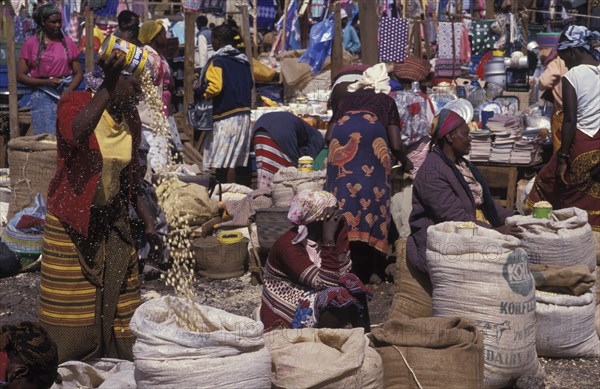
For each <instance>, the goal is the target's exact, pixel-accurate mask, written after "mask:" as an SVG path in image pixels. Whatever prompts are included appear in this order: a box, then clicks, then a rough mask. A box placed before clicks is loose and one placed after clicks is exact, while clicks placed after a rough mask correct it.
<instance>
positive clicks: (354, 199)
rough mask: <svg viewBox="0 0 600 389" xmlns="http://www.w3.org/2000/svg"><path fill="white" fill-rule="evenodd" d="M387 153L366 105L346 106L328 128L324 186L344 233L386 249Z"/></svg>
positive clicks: (383, 136)
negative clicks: (342, 221) (350, 108)
mask: <svg viewBox="0 0 600 389" xmlns="http://www.w3.org/2000/svg"><path fill="white" fill-rule="evenodd" d="M391 167H392V162H391V154H390V150H389V148H388V142H387V134H386V129H385V127H384V126H383V124H382V123H381V122H380V121H379V119H378V118H377V116H376V115H375V114H373V113H371V112H368V111H349V112H346V114H345V115H344V116H342V117H341V118H340V119H339V120H338V121H337V122H336V124H335V126H334V128H333V133H332V138H331V142H330V143H329V155H328V156H327V183H326V190H327V191H329V192H331V193H333V194H334V195H335V197H336V198H337V199H338V204H339V207H340V209H341V210H342V212H343V213H344V216H345V217H346V221H347V222H348V238H349V239H350V241H351V242H352V241H359V242H364V243H367V244H369V246H371V247H374V248H376V249H377V250H378V251H381V252H382V253H385V254H387V253H388V241H387V237H388V228H389V225H390V218H391V216H390V213H389V206H390V192H391V184H390V178H389V177H390V170H391Z"/></svg>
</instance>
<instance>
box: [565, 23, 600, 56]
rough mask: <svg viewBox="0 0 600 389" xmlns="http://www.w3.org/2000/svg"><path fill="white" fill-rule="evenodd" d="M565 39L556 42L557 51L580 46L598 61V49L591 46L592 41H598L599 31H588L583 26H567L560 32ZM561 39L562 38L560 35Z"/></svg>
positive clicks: (599, 51) (599, 53)
mask: <svg viewBox="0 0 600 389" xmlns="http://www.w3.org/2000/svg"><path fill="white" fill-rule="evenodd" d="M562 36H564V37H565V38H566V39H565V40H563V41H559V42H558V51H563V50H566V49H571V48H577V47H581V48H582V49H584V50H585V51H587V52H588V53H590V54H591V55H592V56H593V57H594V59H595V60H596V61H600V50H598V49H595V48H594V47H593V46H592V41H593V40H595V41H598V42H600V32H598V31H590V30H588V29H587V27H584V26H569V27H568V28H567V29H566V30H565V31H564V32H563V34H562ZM561 39H564V38H563V37H561Z"/></svg>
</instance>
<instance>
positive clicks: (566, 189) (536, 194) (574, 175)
mask: <svg viewBox="0 0 600 389" xmlns="http://www.w3.org/2000/svg"><path fill="white" fill-rule="evenodd" d="M556 136H557V138H558V139H561V138H562V137H561V131H560V130H559V131H557V134H556ZM599 143H600V131H598V132H596V134H595V135H594V136H593V137H590V136H588V135H586V134H585V133H583V132H582V131H579V130H577V131H575V139H574V140H573V143H572V146H571V150H570V152H569V155H570V157H569V160H568V162H567V166H568V167H569V168H568V170H567V174H566V179H567V182H569V183H570V184H571V185H569V186H565V185H564V184H563V183H562V182H560V180H557V178H556V174H555V171H556V165H557V163H558V158H557V154H554V155H552V158H550V161H548V163H547V164H546V165H545V166H544V167H543V168H542V170H540V172H539V173H538V175H537V176H536V177H535V181H534V184H533V188H532V189H531V192H530V193H529V196H528V197H527V204H526V208H527V209H529V210H531V209H532V208H533V204H535V203H536V202H538V201H542V200H545V201H548V202H549V203H550V204H552V207H553V208H554V209H561V208H568V207H577V208H580V209H583V210H584V211H586V212H587V214H588V222H589V223H590V225H591V226H592V229H593V230H594V231H600V182H598V181H597V180H595V179H594V178H592V177H591V174H590V173H591V171H592V169H594V168H597V167H598V165H600V148H598V144H599Z"/></svg>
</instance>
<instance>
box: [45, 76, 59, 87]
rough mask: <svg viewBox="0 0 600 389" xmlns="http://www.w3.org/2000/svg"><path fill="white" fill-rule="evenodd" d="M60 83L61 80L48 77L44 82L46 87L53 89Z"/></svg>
mask: <svg viewBox="0 0 600 389" xmlns="http://www.w3.org/2000/svg"><path fill="white" fill-rule="evenodd" d="M61 82H62V79H60V78H54V77H50V78H48V79H47V80H46V86H49V87H51V88H54V87H57V86H59V85H60V83H61Z"/></svg>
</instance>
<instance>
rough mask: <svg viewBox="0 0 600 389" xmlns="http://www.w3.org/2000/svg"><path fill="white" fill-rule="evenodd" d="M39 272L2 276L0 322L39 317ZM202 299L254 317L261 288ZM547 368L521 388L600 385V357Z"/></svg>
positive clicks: (209, 292)
mask: <svg viewBox="0 0 600 389" xmlns="http://www.w3.org/2000/svg"><path fill="white" fill-rule="evenodd" d="M39 280H40V275H39V273H25V274H20V275H18V276H16V277H12V278H4V279H0V293H1V297H0V325H1V324H6V323H15V322H19V321H22V320H32V321H36V320H37V313H36V312H37V306H38V300H37V297H38V287H39ZM196 289H197V291H198V296H199V302H201V303H203V304H206V305H209V306H212V307H216V308H220V309H224V310H226V311H228V312H231V313H234V314H237V315H241V316H251V315H252V312H253V311H254V310H255V309H256V307H257V305H258V302H259V301H260V295H261V287H260V286H253V285H252V284H251V282H250V275H249V274H246V275H244V276H242V277H239V278H234V279H230V280H222V281H218V280H210V279H207V278H198V280H197V282H196ZM171 293H172V290H171V289H170V288H167V287H165V286H164V284H163V282H162V281H160V280H154V281H146V282H144V283H143V285H142V298H143V299H144V300H148V299H151V298H155V297H158V296H161V295H166V294H171ZM373 293H374V298H373V301H372V302H371V303H370V304H369V311H370V314H371V322H372V323H374V324H375V323H382V322H384V321H385V320H386V319H387V314H388V311H389V310H390V307H391V303H392V299H393V294H394V284H393V283H382V284H379V285H375V286H374V287H373ZM540 361H541V363H542V366H543V367H544V369H545V371H546V378H545V379H544V380H535V379H528V378H523V379H521V380H520V381H519V382H517V386H516V387H518V388H532V389H533V388H549V389H550V388H578V389H583V388H594V389H597V388H600V358H585V359H584V358H577V359H547V358H540Z"/></svg>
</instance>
